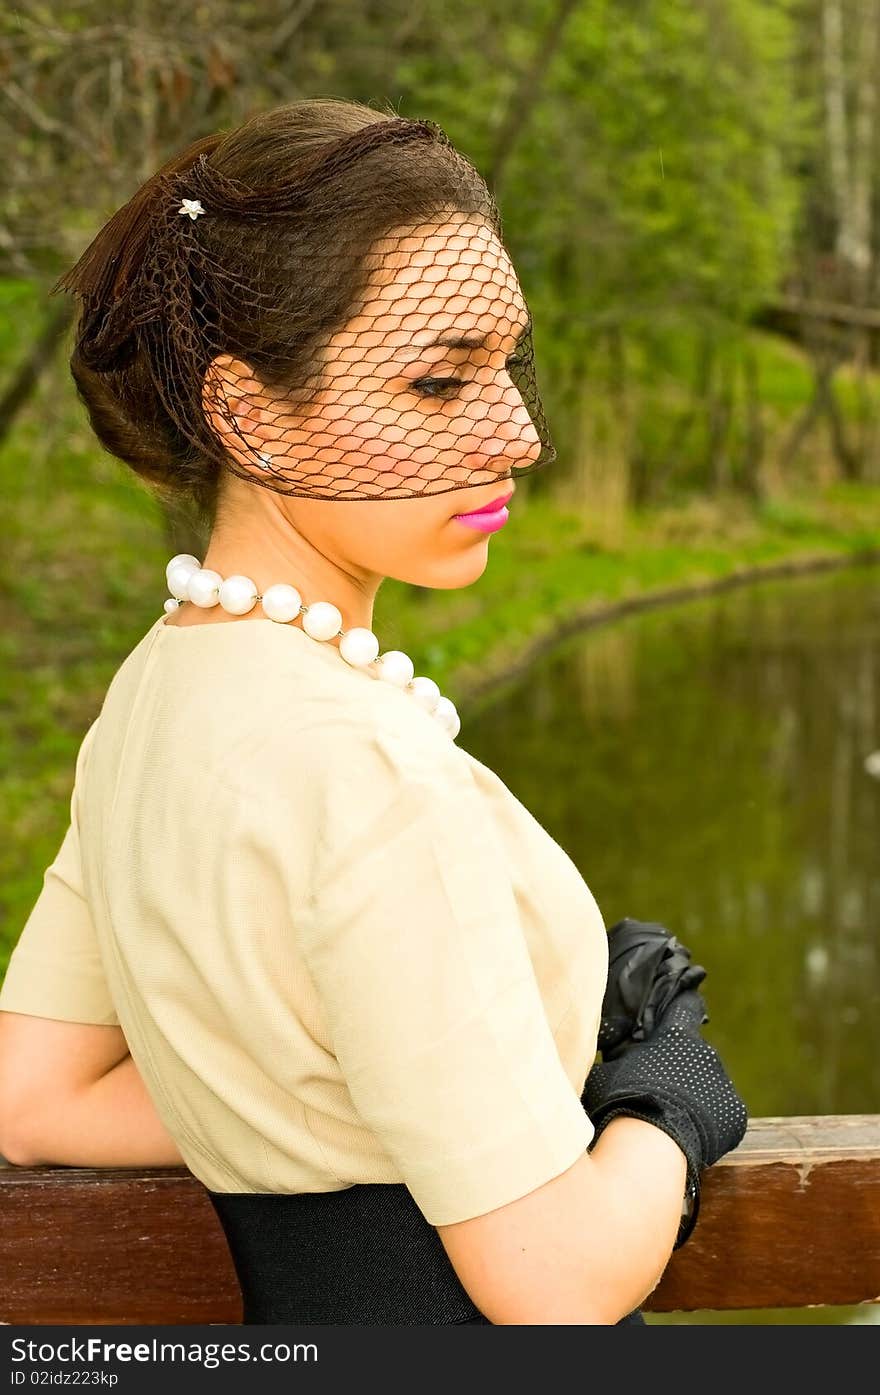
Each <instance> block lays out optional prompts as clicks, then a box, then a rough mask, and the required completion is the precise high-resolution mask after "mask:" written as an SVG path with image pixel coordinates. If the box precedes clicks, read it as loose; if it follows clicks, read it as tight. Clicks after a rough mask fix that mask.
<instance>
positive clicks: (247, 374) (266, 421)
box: [202, 354, 272, 465]
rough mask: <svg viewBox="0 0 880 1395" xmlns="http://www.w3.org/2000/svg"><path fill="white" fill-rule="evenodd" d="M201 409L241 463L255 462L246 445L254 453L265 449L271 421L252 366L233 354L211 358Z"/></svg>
mask: <svg viewBox="0 0 880 1395" xmlns="http://www.w3.org/2000/svg"><path fill="white" fill-rule="evenodd" d="M202 410H203V412H204V414H205V418H206V420H207V421H208V424H209V425H210V427H211V429H212V430H213V432H214V434H215V435H216V436H217V437H218V439H219V440H220V441H222V442H223V446H224V448H225V449H226V450H227V451H228V452H229V454H230V455H232V456H233V457H234V459H235V460H237V461H239V463H240V464H243V465H251V464H253V463H254V462H253V461H252V460H251V459H249V458H248V451H247V447H250V449H251V450H252V451H254V452H256V451H259V450H261V449H265V441H266V439H267V438H268V436H269V434H270V431H269V429H268V428H270V426H271V421H272V414H271V413H270V411H269V409H268V406H267V404H266V399H265V396H264V390H263V386H262V384H261V383H260V382H259V380H258V379H257V378H256V377H255V376H254V372H253V369H252V368H251V367H250V366H249V365H248V364H247V363H245V362H244V361H243V360H242V359H237V358H233V357H232V355H230V354H219V355H218V356H217V357H216V358H214V359H212V360H211V362H210V363H209V364H208V367H207V369H206V370H205V377H204V382H203V384H202ZM236 428H237V429H236ZM239 433H240V434H239ZM241 437H244V442H243V441H242V439H241Z"/></svg>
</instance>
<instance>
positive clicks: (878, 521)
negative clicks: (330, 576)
mask: <svg viewBox="0 0 880 1395" xmlns="http://www.w3.org/2000/svg"><path fill="white" fill-rule="evenodd" d="M601 532H602V530H601V528H600V527H597V526H596V524H595V522H593V523H591V521H590V520H589V519H585V518H581V517H579V516H578V515H577V514H576V513H568V512H563V511H560V510H559V509H557V508H555V507H553V506H552V505H550V504H545V503H544V502H542V501H530V502H529V503H528V505H527V509H524V510H523V512H522V515H521V516H517V515H516V513H515V511H514V510H513V509H512V510H511V521H510V522H509V523H508V525H507V527H506V528H505V529H504V530H503V531H502V532H501V533H499V534H495V536H494V537H493V538H492V540H491V542H490V557H489V565H488V567H487V569H486V571H485V572H484V574H483V576H482V577H481V578H480V580H479V581H478V582H476V583H475V584H474V586H472V587H470V588H468V590H467V591H463V592H455V593H453V592H446V591H435V592H426V593H419V592H417V591H414V590H413V588H411V587H403V586H401V585H400V584H399V583H397V582H392V581H387V582H386V583H385V584H384V586H383V588H382V590H381V592H380V597H379V601H378V603H377V606H376V632H377V633H378V634H379V636H380V639H381V642H382V647H383V648H386V649H387V648H391V647H397V648H401V649H404V650H405V651H406V652H407V653H409V654H411V655H412V657H413V659H414V660H415V661H416V665H417V670H418V671H419V672H424V673H427V674H429V675H430V676H431V677H432V678H434V679H435V681H436V682H438V683H439V684H440V687H441V688H442V689H443V691H444V692H445V693H447V694H448V695H449V696H450V697H451V698H452V700H453V701H454V702H455V704H456V706H457V707H458V709H459V713H460V715H461V717H462V720H463V721H466V720H467V716H468V714H469V713H473V712H475V711H476V709H477V708H478V707H480V706H482V705H483V704H484V703H485V702H488V701H491V700H492V698H493V696H494V695H495V693H496V692H497V690H498V688H499V686H500V685H502V684H504V683H506V682H508V681H509V680H511V679H512V678H515V677H517V676H518V675H519V674H521V673H522V672H524V671H525V670H526V669H527V668H528V667H529V665H530V664H531V663H532V662H533V661H534V660H535V659H536V658H537V657H538V656H539V655H540V654H541V653H543V652H545V651H546V650H547V649H548V648H551V647H552V646H553V645H554V644H557V643H558V642H559V641H560V640H561V639H563V638H564V637H565V636H567V635H568V634H571V633H573V632H574V631H575V630H578V629H581V628H583V627H585V626H588V625H596V624H602V623H607V622H609V621H611V620H613V619H614V618H616V617H617V616H619V615H622V614H625V613H627V612H628V611H631V610H635V609H641V608H645V607H647V606H653V605H663V604H669V603H672V602H675V601H678V600H681V599H684V598H686V597H688V596H695V595H702V594H706V593H708V592H710V591H714V590H718V589H720V588H723V587H728V586H733V585H741V584H745V583H746V582H748V581H749V580H750V579H753V578H758V577H769V576H782V575H787V574H795V573H797V572H803V571H810V570H818V569H821V568H825V567H837V566H846V565H852V564H853V563H857V562H860V561H864V562H873V561H880V486H868V485H845V484H833V485H828V486H825V487H823V488H813V489H811V490H810V491H809V492H804V493H803V494H802V495H801V496H800V497H797V496H789V497H787V498H785V499H775V500H772V501H769V502H767V503H766V504H764V505H762V506H760V507H759V508H757V509H756V508H754V507H750V506H749V505H748V504H746V503H745V502H743V501H739V500H736V499H730V500H725V501H723V502H722V503H712V502H710V501H705V500H696V501H694V502H692V503H689V504H685V505H680V506H678V507H672V508H668V509H664V510H658V511H652V512H651V513H648V514H645V515H642V516H631V517H629V518H627V519H624V520H622V524H621V526H620V527H619V528H618V529H616V530H615V540H614V542H613V543H608V542H603V541H602V540H601ZM386 617H387V623H383V621H385V618H386Z"/></svg>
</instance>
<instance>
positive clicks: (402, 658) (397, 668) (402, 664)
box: [376, 649, 416, 688]
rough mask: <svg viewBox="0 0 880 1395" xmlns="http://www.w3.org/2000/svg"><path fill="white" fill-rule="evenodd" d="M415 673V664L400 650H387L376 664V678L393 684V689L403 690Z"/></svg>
mask: <svg viewBox="0 0 880 1395" xmlns="http://www.w3.org/2000/svg"><path fill="white" fill-rule="evenodd" d="M415 671H416V669H415V664H414V663H413V661H412V659H411V658H410V657H409V654H404V652H403V650H402V649H387V650H386V651H385V653H384V654H383V655H382V657H381V658H380V659H379V660H378V662H377V664H376V675H377V677H379V678H382V679H384V680H385V682H386V683H393V684H394V686H395V688H405V687H406V685H407V683H409V682H410V681H411V680H412V676H413V674H414V673H415Z"/></svg>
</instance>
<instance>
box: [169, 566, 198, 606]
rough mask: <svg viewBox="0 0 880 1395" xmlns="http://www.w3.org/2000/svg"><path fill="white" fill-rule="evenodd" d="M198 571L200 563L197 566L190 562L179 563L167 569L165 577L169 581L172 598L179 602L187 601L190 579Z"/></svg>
mask: <svg viewBox="0 0 880 1395" xmlns="http://www.w3.org/2000/svg"><path fill="white" fill-rule="evenodd" d="M198 570H199V564H198V562H197V563H196V564H195V566H193V565H192V564H191V563H190V562H178V563H177V564H176V566H173V567H166V568H165V576H166V579H167V581H168V590H169V591H170V592H171V594H172V596H176V597H177V599H178V600H179V601H185V600H186V588H187V586H188V584H189V579H190V577H191V576H192V575H193V574H194V573H195V572H197V571H198Z"/></svg>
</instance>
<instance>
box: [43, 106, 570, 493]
mask: <svg viewBox="0 0 880 1395" xmlns="http://www.w3.org/2000/svg"><path fill="white" fill-rule="evenodd" d="M413 152H415V154H416V155H418V156H420V157H421V158H422V160H423V162H424V156H425V154H426V152H427V153H428V154H429V155H430V157H431V161H432V165H431V168H432V179H431V181H430V182H429V184H428V185H426V188H428V189H429V190H430V197H428V196H426V197H425V198H423V199H422V201H421V203H420V204H419V206H418V213H417V216H415V217H414V216H413V215H412V206H411V205H412V200H411V198H410V202H409V203H408V204H405V203H404V202H403V201H402V202H401V208H402V207H404V206H405V207H406V209H407V215H408V216H407V217H406V218H405V219H402V217H401V214H400V210H399V209H398V208H397V207H396V206H395V201H394V191H393V185H392V192H391V195H390V202H389V203H388V205H387V206H385V205H383V207H382V208H381V209H379V210H378V212H377V210H375V209H372V210H368V214H369V217H370V218H371V220H372V223H373V225H374V226H375V225H377V224H378V231H377V232H376V234H375V236H374V237H372V239H371V241H370V242H369V245H368V247H367V250H366V251H365V254H364V255H358V256H356V257H354V256H353V254H352V246H351V245H350V244H349V243H347V241H346V239H347V237H348V236H349V232H348V230H349V229H350V228H351V226H352V219H354V220H355V222H356V221H357V219H358V218H359V217H361V216H362V215H363V213H364V210H363V208H362V207H355V206H354V203H355V202H356V201H360V204H361V205H362V204H363V202H364V194H363V189H364V181H363V179H360V180H358V181H357V185H356V187H355V186H354V185H353V184H352V182H351V180H350V178H348V179H347V175H349V172H350V171H351V168H352V166H353V164H354V163H355V162H362V161H366V162H369V161H371V160H376V159H382V160H383V162H384V163H383V169H385V170H387V166H388V161H389V160H391V161H398V162H399V164H400V167H401V168H402V169H403V168H404V163H405V162H406V160H407V159H412V158H414V155H413ZM361 173H363V171H361ZM149 185H150V187H149V196H148V197H147V194H146V193H145V192H144V191H143V190H142V191H139V195H136V196H135V199H134V200H132V201H131V202H130V204H129V205H126V206H125V208H123V209H120V210H119V212H118V213H117V214H116V215H114V218H113V219H111V220H110V222H109V223H108V224H107V225H106V226H105V228H104V229H102V232H101V233H100V234H99V235H98V237H97V238H96V239H95V241H94V242H93V243H92V245H91V246H90V247H89V248H88V249H87V251H86V252H85V253H84V254H83V256H82V257H81V258H80V260H79V262H78V263H77V265H76V266H75V267H74V268H73V269H72V270H71V271H70V272H68V274H67V275H66V276H65V277H63V278H62V279H61V281H60V282H59V283H58V284H57V286H56V287H55V289H56V290H58V289H63V290H71V291H74V292H75V293H76V294H78V295H79V296H81V298H82V302H83V308H82V318H81V322H80V339H79V353H80V357H81V359H82V361H83V362H84V363H85V364H86V366H87V367H89V368H91V369H92V370H94V371H97V372H101V373H114V374H117V375H118V377H119V381H120V382H121V383H122V384H123V385H124V381H125V374H126V370H127V368H128V366H129V365H130V364H131V363H133V361H134V360H135V359H136V358H137V361H138V363H139V364H140V365H141V368H140V371H141V372H143V371H144V370H143V365H144V364H145V365H147V371H148V372H149V374H150V377H151V380H152V383H153V386H154V389H155V392H156V393H157V394H158V397H159V398H160V400H161V403H162V405H163V408H164V411H165V412H166V414H167V416H168V418H169V419H170V420H171V421H172V422H173V423H174V427H175V429H176V431H177V432H179V436H180V440H181V442H182V443H187V446H188V448H189V449H190V450H191V451H192V452H193V453H194V455H196V456H200V457H204V458H205V459H207V460H210V461H213V462H215V463H216V464H217V466H218V468H219V469H228V470H231V471H232V472H233V473H234V474H236V475H239V476H241V477H243V478H245V479H247V480H248V481H250V482H253V483H258V484H262V485H265V486H266V487H267V488H269V489H272V490H275V491H277V492H278V493H282V494H289V495H298V496H305V497H311V498H316V499H344V500H360V499H406V498H415V497H420V496H422V495H425V494H435V493H436V494H440V493H446V492H449V491H451V490H455V489H461V488H466V487H474V486H478V485H490V484H493V483H497V482H498V481H499V480H501V479H514V478H516V477H518V476H519V475H522V474H525V473H529V472H531V471H533V470H536V469H538V468H540V467H542V466H543V465H545V464H548V463H549V462H550V461H552V460H553V459H555V450H554V448H553V446H552V444H551V441H550V437H549V434H548V430H547V425H546V422H545V419H544V414H543V410H542V406H541V401H540V397H539V395H538V389H537V383H536V380H535V371H534V362H533V350H532V324H531V318H530V316H529V312H528V308H527V306H526V304H525V300H524V298H523V294H522V291H521V289H520V286H519V283H518V280H517V277H516V273H515V271H514V270H513V267H512V265H511V263H510V260H509V257H508V255H507V253H506V251H505V248H504V246H503V243H502V241H501V223H500V217H499V214H498V209H497V206H496V204H495V202H494V200H493V198H492V196H491V194H490V192H489V190H488V189H487V187H486V185H485V183H484V182H483V180H482V179H481V177H480V176H479V174H478V173H477V171H476V170H474V168H473V166H471V165H470V164H469V163H468V161H466V160H465V159H464V157H463V156H461V155H460V154H459V153H458V152H457V151H456V150H455V149H454V147H452V145H451V143H450V142H449V140H448V138H447V137H446V136H445V134H444V133H443V131H442V130H441V129H440V128H439V127H438V126H437V125H436V124H435V123H433V122H430V121H410V120H405V119H402V118H400V119H398V118H389V119H386V120H377V121H375V122H372V123H369V124H367V125H366V126H364V127H363V128H362V129H360V130H358V131H356V132H355V133H353V134H350V135H347V136H344V137H343V138H341V139H334V140H332V141H330V142H328V143H327V144H325V145H324V146H322V147H320V148H319V149H318V150H317V151H315V152H314V153H313V154H312V155H311V156H310V158H309V159H308V160H307V161H306V162H305V165H303V163H302V162H300V164H299V165H298V167H297V170H296V173H295V175H294V176H292V177H291V178H289V179H287V180H284V181H282V182H279V183H277V184H275V185H272V186H268V187H267V186H266V185H265V184H262V185H259V186H254V187H251V186H249V185H247V184H245V183H242V182H241V181H239V180H232V179H229V178H228V177H226V176H225V175H224V174H223V173H222V172H221V171H220V170H219V169H218V168H216V167H214V166H213V165H212V163H211V158H210V155H207V154H204V153H202V154H201V155H198V156H197V158H196V159H195V160H194V162H193V163H192V164H191V165H190V167H189V168H187V169H185V170H182V171H181V170H176V171H174V172H172V173H166V172H164V171H160V172H159V173H158V174H157V175H155V176H154V177H153V179H152V180H151V181H149ZM387 187H388V185H387V180H386V183H385V184H383V189H387ZM137 200H139V201H138V202H136V201H137ZM114 225H115V226H114ZM120 232H121V233H122V234H123V235H124V237H125V238H126V239H127V257H126V260H125V270H124V274H120V269H119V266H118V265H116V264H115V259H114V258H113V257H108V256H107V248H108V246H109V245H110V243H111V240H112V239H113V238H115V239H116V240H117V241H118V240H119V236H120ZM132 240H134V244H135V247H134V250H135V252H136V255H135V256H134V257H133V256H132ZM230 248H234V249H235V250H234V252H233V253H230V250H229V249H230ZM337 267H338V275H337ZM267 268H268V270H269V271H270V272H271V275H268V276H263V275H261V274H260V273H261V272H265V271H266V269H267ZM279 276H282V277H297V278H300V280H299V284H300V285H301V286H302V287H304V288H305V292H306V300H307V302H308V304H309V311H310V320H309V323H310V326H311V328H310V330H309V332H308V333H306V332H304V333H303V334H302V335H301V336H299V337H298V331H297V327H296V326H292V325H291V324H290V322H289V316H286V315H282V312H281V311H280V310H279V307H278V305H277V304H276V303H274V301H273V298H272V297H271V296H269V295H267V294H266V292H265V290H264V289H263V286H264V285H267V284H277V283H278V278H279ZM328 284H333V285H336V284H338V286H339V288H340V294H339V296H338V297H337V299H336V303H335V304H333V305H327V306H326V310H325V307H324V303H323V302H324V300H326V287H327V286H328ZM312 286H314V293H313V303H312V302H309V301H308V297H309V294H310V291H309V288H310V287H312ZM342 305H344V307H345V313H344V314H341V313H340V307H341V306H342ZM245 310H246V311H247V313H246V314H245V313H243V312H244V311H245ZM255 310H256V311H257V312H258V313H257V314H255V313H254V312H255ZM255 326H256V327H257V328H255ZM316 326H317V329H316Z"/></svg>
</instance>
